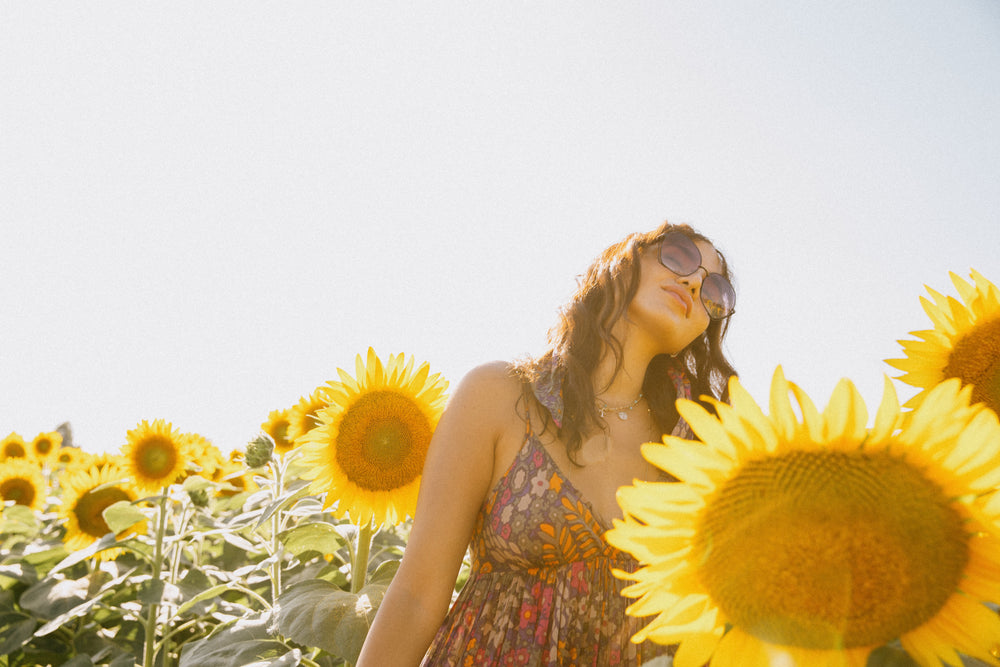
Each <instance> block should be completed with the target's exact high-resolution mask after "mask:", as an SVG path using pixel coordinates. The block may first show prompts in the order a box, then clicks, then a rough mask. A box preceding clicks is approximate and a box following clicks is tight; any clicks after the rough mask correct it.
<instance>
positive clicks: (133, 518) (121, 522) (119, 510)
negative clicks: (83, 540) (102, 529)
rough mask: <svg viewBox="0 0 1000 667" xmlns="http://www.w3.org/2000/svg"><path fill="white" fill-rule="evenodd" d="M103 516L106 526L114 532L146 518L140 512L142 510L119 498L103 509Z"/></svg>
mask: <svg viewBox="0 0 1000 667" xmlns="http://www.w3.org/2000/svg"><path fill="white" fill-rule="evenodd" d="M103 516H104V520H105V521H106V522H107V524H108V528H109V529H110V530H111V532H112V533H115V534H118V533H120V532H122V531H124V530H128V529H129V528H131V527H132V526H134V525H135V524H137V523H139V522H140V521H145V520H146V515H145V514H143V513H142V510H140V509H139V508H138V507H136V506H135V505H133V504H132V503H131V502H129V501H127V500H119V501H118V502H117V503H114V504H113V505H108V506H107V507H106V508H105V509H104V512H103Z"/></svg>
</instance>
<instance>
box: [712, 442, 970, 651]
mask: <svg viewBox="0 0 1000 667" xmlns="http://www.w3.org/2000/svg"><path fill="white" fill-rule="evenodd" d="M694 549H695V558H696V559H698V562H701V563H702V565H701V566H700V568H699V577H700V578H701V580H702V583H703V584H704V585H705V587H706V588H707V589H708V590H709V591H710V593H711V594H712V597H713V599H715V600H716V601H718V603H719V606H720V608H721V609H722V611H723V612H724V613H725V614H726V615H727V616H728V617H729V618H730V619H732V621H733V623H735V624H737V625H739V626H740V627H742V628H744V629H746V630H747V631H749V632H751V633H752V634H753V635H755V636H756V637H758V638H759V639H762V640H764V641H767V642H771V643H776V644H782V645H787V646H798V647H802V648H810V649H840V648H853V647H860V646H872V645H880V644H883V643H885V642H887V641H890V640H892V639H894V638H896V637H898V636H900V635H902V634H903V633H905V632H907V631H909V630H912V629H913V628H915V627H917V626H919V625H921V624H922V623H924V622H925V621H927V620H928V619H930V618H932V617H933V616H934V615H935V614H936V613H937V612H938V611H939V610H940V609H941V607H942V606H943V605H944V603H945V602H946V601H947V599H948V598H949V596H950V595H952V594H953V593H954V592H955V591H956V587H957V585H958V582H959V579H960V577H961V575H962V572H963V571H964V568H965V566H966V564H967V561H968V558H969V549H968V536H967V535H966V533H965V531H964V529H963V525H962V518H961V516H960V515H959V513H958V512H957V511H956V510H955V509H954V508H953V507H952V506H951V505H950V504H949V502H948V499H947V498H946V497H945V496H944V494H943V493H942V491H941V489H940V488H939V487H938V486H937V485H936V484H935V483H933V482H931V481H930V480H928V479H927V478H926V477H924V475H923V474H922V473H921V472H920V471H919V470H917V469H916V468H914V467H913V466H911V465H910V464H909V463H907V462H906V461H903V460H902V459H899V458H897V457H895V456H892V455H890V454H888V453H884V452H883V453H868V452H862V451H860V450H859V451H854V452H837V451H795V452H790V453H787V454H784V455H780V456H774V457H771V458H766V459H763V460H759V461H753V462H750V463H748V464H746V465H744V466H743V467H742V468H741V469H740V470H739V471H738V472H737V474H736V475H735V476H734V477H732V478H731V479H730V480H729V481H727V482H726V483H725V484H724V485H723V486H722V487H720V488H719V489H718V490H717V491H716V492H715V494H714V495H713V496H712V497H710V498H709V502H708V504H707V505H706V507H705V509H704V510H703V511H702V514H701V516H700V517H699V519H698V529H697V534H696V536H695V540H694Z"/></svg>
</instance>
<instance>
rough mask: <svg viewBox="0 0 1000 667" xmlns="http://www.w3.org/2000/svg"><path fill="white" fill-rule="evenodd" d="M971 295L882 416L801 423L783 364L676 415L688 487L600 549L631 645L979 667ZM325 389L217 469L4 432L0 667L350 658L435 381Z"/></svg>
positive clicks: (914, 362) (416, 473) (992, 353)
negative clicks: (687, 435) (623, 601)
mask: <svg viewBox="0 0 1000 667" xmlns="http://www.w3.org/2000/svg"><path fill="white" fill-rule="evenodd" d="M971 278H972V282H967V281H966V280H964V279H962V278H960V277H958V276H956V275H954V274H953V275H952V283H953V285H954V287H955V289H956V291H957V293H958V298H955V297H952V296H946V295H943V294H941V293H938V292H936V291H934V290H930V289H929V293H930V296H931V298H930V299H928V298H922V303H923V306H924V310H925V311H926V313H927V314H928V316H929V317H930V319H931V320H932V324H933V328H931V329H927V330H922V331H915V332H913V334H912V335H913V336H914V337H915V338H916V340H902V341H900V343H901V344H902V347H903V351H904V353H905V358H901V359H891V360H888V363H889V364H890V365H891V366H893V367H894V368H896V369H898V370H900V371H902V372H903V375H902V376H900V377H899V378H898V379H899V380H900V381H901V382H903V383H906V384H909V385H912V386H914V387H916V388H917V389H918V392H917V393H916V395H915V396H913V398H911V399H910V400H909V401H907V402H906V403H904V404H902V405H901V404H900V402H899V401H898V399H897V396H896V391H895V389H894V386H893V383H892V382H891V381H889V380H887V381H886V385H885V390H884V393H883V398H882V401H881V403H880V405H879V406H877V407H876V408H875V409H874V410H873V411H871V412H870V411H869V409H868V406H866V405H865V404H864V402H863V400H862V399H861V396H860V395H859V393H858V392H857V390H856V389H855V387H854V385H853V384H852V383H851V382H850V381H848V380H844V381H842V382H841V383H840V384H839V385H838V386H837V388H836V389H835V390H834V392H833V395H832V396H831V398H830V401H829V403H828V405H826V406H825V407H823V408H822V409H820V408H818V407H817V406H815V405H814V404H813V403H812V401H811V400H810V398H809V397H808V396H807V395H806V394H805V393H804V392H803V391H802V390H801V389H800V388H799V387H798V386H797V385H795V383H794V382H791V381H789V380H787V379H786V378H785V376H784V373H783V372H782V370H781V368H780V367H779V368H778V369H777V370H776V371H775V374H774V378H773V381H772V385H771V392H770V395H769V396H768V397H767V398H768V401H767V411H766V412H765V410H764V409H763V408H762V407H761V406H760V405H759V404H758V402H757V401H756V400H754V398H753V397H751V396H750V395H749V393H748V392H747V391H746V390H745V389H744V388H743V387H742V386H741V385H740V382H739V380H738V379H733V380H732V381H731V383H730V387H729V388H730V401H729V402H728V403H716V404H715V405H714V408H715V409H714V411H709V410H706V409H705V408H704V407H702V406H701V405H699V404H697V403H694V402H691V401H679V402H678V410H679V411H680V413H681V415H682V416H683V417H684V418H685V419H686V420H687V421H688V423H689V424H690V425H691V427H692V429H693V431H694V433H695V434H696V435H697V437H698V440H697V441H689V440H681V439H679V438H673V437H670V436H665V437H664V438H663V441H662V442H656V443H646V444H645V445H643V455H644V456H645V457H646V459H647V460H649V461H650V462H651V463H652V464H654V465H655V466H657V467H658V468H660V469H661V470H664V471H666V472H668V473H670V474H671V475H673V476H674V477H676V478H677V479H679V480H681V481H682V482H683V483H681V484H677V483H666V482H638V481H637V482H636V483H635V484H634V485H633V486H628V487H623V488H622V489H620V490H619V494H618V500H619V504H620V505H621V507H622V510H623V519H621V520H617V521H616V522H615V525H614V528H612V529H611V530H610V531H608V533H607V539H608V541H609V542H610V543H611V544H612V545H614V546H615V547H617V548H619V549H621V550H623V551H625V552H628V553H630V554H632V555H633V556H634V557H635V558H636V559H637V560H638V561H639V564H640V568H639V569H638V570H636V571H635V572H632V573H626V572H616V573H615V574H616V576H619V577H621V578H622V579H625V580H627V581H628V586H627V587H626V588H625V590H624V594H625V595H626V596H628V597H630V598H633V599H634V602H633V603H632V604H631V606H630V607H629V613H630V614H633V615H635V616H640V617H643V618H646V619H647V620H648V623H647V624H646V625H645V627H643V628H642V630H640V632H639V633H638V634H637V635H636V637H635V639H636V640H637V641H641V640H644V639H649V640H651V641H655V642H659V643H663V644H677V645H679V648H678V651H677V653H676V655H675V656H674V658H673V660H672V664H673V665H675V666H676V667H702V666H703V665H706V664H707V665H711V666H712V667H744V666H748V667H772V666H775V665H780V666H782V667H813V666H821V667H822V666H829V667H864V666H868V667H875V666H879V665H881V666H885V667H888V666H894V667H904V666H913V665H919V666H921V667H940V666H941V665H946V664H947V665H952V666H954V667H960V666H963V665H965V666H971V665H996V666H1000V615H998V613H997V610H998V603H1000V493H997V489H998V488H1000V421H998V418H997V413H998V412H1000V290H998V289H997V287H996V286H995V285H994V284H993V283H991V282H990V281H988V280H987V279H986V278H985V277H984V276H982V275H981V274H979V273H978V272H976V271H973V272H972V274H971ZM338 374H339V380H337V381H331V382H329V383H327V384H326V385H324V386H322V387H319V388H317V389H316V390H315V391H313V392H312V393H310V394H308V395H306V396H304V397H302V398H301V400H299V402H298V403H297V404H296V405H294V406H293V407H291V408H289V409H287V410H276V411H274V412H272V413H271V414H270V415H269V416H268V417H267V419H266V420H265V421H264V422H263V423H262V424H261V434H260V436H259V437H257V438H256V439H254V440H253V441H252V442H251V443H249V444H248V445H247V446H246V448H245V449H244V450H242V451H236V452H233V453H232V454H231V455H229V456H225V455H223V454H222V452H220V451H219V450H218V449H217V448H216V447H215V446H214V445H212V443H210V442H209V441H208V440H207V439H205V438H204V437H202V436H200V435H198V434H194V433H182V432H180V431H178V430H177V429H175V428H174V427H173V425H172V424H170V423H168V422H166V421H164V420H162V419H158V420H153V421H143V422H141V423H140V424H138V425H136V426H135V427H134V428H133V429H131V430H129V431H127V433H126V438H125V443H124V444H123V446H122V447H121V450H120V451H119V452H116V453H113V454H101V455H95V454H90V453H87V452H84V451H81V450H80V449H78V448H75V447H72V446H69V445H70V443H69V442H67V441H68V439H69V436H70V433H69V430H68V427H66V428H61V429H59V430H56V431H53V432H50V433H41V434H38V435H37V436H36V437H35V438H34V439H32V440H30V441H29V440H26V439H24V438H22V437H21V436H20V435H18V434H16V433H11V434H10V435H8V436H7V437H6V438H4V439H3V440H2V441H0V497H2V499H3V513H2V517H0V667H14V666H21V665H69V666H72V667H89V666H92V665H108V666H112V667H126V666H131V665H136V664H138V665H142V666H143V667H153V666H162V667H172V666H175V665H179V666H180V667H195V666H197V667H216V666H218V667H236V666H246V665H253V666H257V667H265V666H294V665H308V666H333V665H343V664H351V663H353V662H355V661H356V659H357V656H358V654H359V652H360V649H361V644H362V642H363V641H364V638H365V636H366V634H367V629H368V627H369V625H370V623H371V621H372V619H373V617H374V614H375V612H376V610H377V609H378V605H379V603H380V601H381V599H382V597H383V594H384V592H385V590H386V587H387V585H388V583H389V582H390V581H391V579H392V577H393V575H394V574H395V572H396V570H397V568H398V565H399V561H400V558H401V556H402V554H403V551H404V549H405V547H406V539H407V533H408V526H409V521H410V519H411V517H412V515H413V512H414V510H415V506H416V495H417V490H418V488H419V483H420V477H421V473H422V469H423V463H424V458H425V455H426V451H427V446H428V444H429V441H430V438H431V435H432V434H433V432H434V429H435V427H436V425H437V421H438V419H439V417H440V415H441V412H442V411H443V409H444V405H445V402H446V400H447V396H446V393H445V392H446V389H447V383H446V382H445V381H444V380H443V379H442V378H441V377H440V376H439V375H437V374H433V375H432V374H431V373H430V372H429V368H428V366H427V364H422V365H420V366H418V367H416V368H414V361H413V358H412V357H411V358H409V359H407V358H406V357H404V356H403V355H401V354H400V355H394V356H390V357H389V358H388V360H387V361H386V362H385V363H383V362H382V360H381V359H379V357H378V356H376V355H375V353H374V351H372V350H368V353H367V355H364V356H363V355H358V357H357V359H356V363H355V369H354V373H353V374H351V373H349V372H347V371H344V370H339V371H338ZM870 415H871V417H872V418H871V419H869V416H870ZM467 569H468V564H466V567H464V568H463V571H462V575H461V576H460V578H459V582H458V583H457V584H456V590H457V589H459V588H460V587H461V584H462V581H463V580H464V577H465V576H467ZM656 664H657V666H658V667H659V666H661V665H669V664H671V662H670V661H667V662H664V661H663V660H659V662H657V663H656Z"/></svg>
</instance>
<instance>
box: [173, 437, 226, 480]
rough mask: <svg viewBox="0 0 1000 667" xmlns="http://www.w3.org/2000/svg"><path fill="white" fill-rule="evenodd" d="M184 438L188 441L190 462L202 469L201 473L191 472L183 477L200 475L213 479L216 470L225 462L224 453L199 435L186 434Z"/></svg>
mask: <svg viewBox="0 0 1000 667" xmlns="http://www.w3.org/2000/svg"><path fill="white" fill-rule="evenodd" d="M183 438H184V439H185V440H186V441H187V445H188V455H189V456H190V460H191V461H193V462H194V463H195V465H197V466H198V467H199V468H201V472H198V473H195V472H194V471H193V470H189V471H187V474H185V475H184V476H183V477H184V478H187V477H190V476H191V475H194V474H199V475H201V476H202V477H204V478H205V479H212V475H213V474H214V473H215V470H216V469H217V468H218V467H219V466H220V465H222V463H223V462H224V461H225V457H223V455H222V452H221V451H219V448H218V447H216V446H215V445H214V444H212V441H211V440H209V439H208V438H206V437H204V436H202V435H199V434H197V433H186V434H184V436H183Z"/></svg>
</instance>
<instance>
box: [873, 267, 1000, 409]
mask: <svg viewBox="0 0 1000 667" xmlns="http://www.w3.org/2000/svg"><path fill="white" fill-rule="evenodd" d="M950 275H951V281H952V283H953V284H954V285H955V289H956V290H958V293H959V295H960V296H961V297H962V301H959V300H958V299H955V298H954V297H950V296H948V297H946V296H944V295H943V294H940V293H938V292H935V291H934V290H932V289H931V288H929V287H928V288H927V291H928V292H930V294H931V296H932V297H933V298H934V301H933V302H932V301H931V300H929V299H927V298H926V297H920V302H921V304H922V305H923V307H924V312H926V313H927V315H928V316H929V317H930V318H931V321H932V322H933V324H934V328H933V329H930V330H928V331H914V332H912V333H911V335H913V336H916V337H918V338H920V339H921V340H901V341H899V343H900V344H901V345H902V346H903V351H904V352H905V353H906V359H887V360H886V363H888V364H889V365H890V366H893V367H894V368H898V369H899V370H901V371H904V372H905V373H906V374H905V375H902V376H900V378H899V379H900V380H901V381H902V382H905V383H906V384H910V385H913V386H915V387H919V388H921V390H922V391H921V392H920V393H918V394H917V395H916V396H914V397H913V398H911V399H910V400H909V401H907V402H906V406H907V407H916V406H918V405H920V403H921V402H922V401H923V400H924V397H925V396H926V395H927V392H928V391H929V390H930V389H931V388H932V387H933V386H934V385H936V384H937V383H938V382H941V381H942V380H945V379H947V378H958V379H960V380H961V381H962V384H963V385H966V384H968V385H972V387H973V389H972V400H973V401H976V402H983V403H985V404H986V405H988V406H989V407H990V408H991V409H992V410H993V411H994V412H997V413H1000V290H998V289H997V286H996V285H994V284H993V283H991V282H990V281H988V280H987V279H986V278H984V277H983V275H982V274H980V273H979V272H978V271H976V270H972V272H971V277H972V280H973V283H972V284H970V283H967V282H966V281H965V280H963V279H962V278H960V277H959V276H957V275H955V274H954V273H952V274H950Z"/></svg>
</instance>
